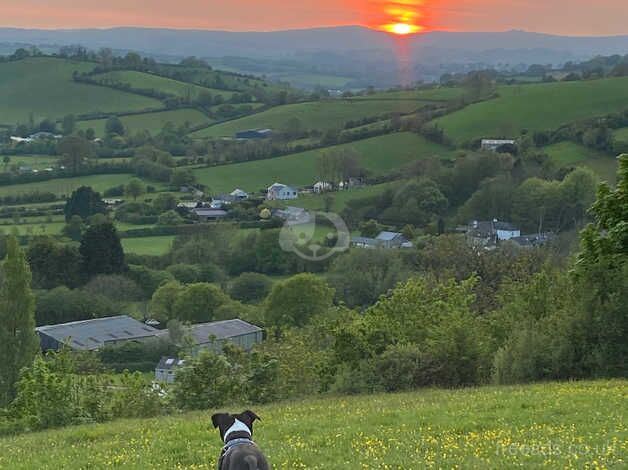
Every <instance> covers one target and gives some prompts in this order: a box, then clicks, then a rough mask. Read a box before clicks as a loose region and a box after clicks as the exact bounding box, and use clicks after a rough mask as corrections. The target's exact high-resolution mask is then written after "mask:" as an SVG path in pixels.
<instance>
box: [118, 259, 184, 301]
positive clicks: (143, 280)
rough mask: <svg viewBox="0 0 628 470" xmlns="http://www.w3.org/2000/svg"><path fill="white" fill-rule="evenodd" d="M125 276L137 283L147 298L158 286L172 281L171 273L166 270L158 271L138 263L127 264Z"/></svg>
mask: <svg viewBox="0 0 628 470" xmlns="http://www.w3.org/2000/svg"><path fill="white" fill-rule="evenodd" d="M127 276H128V277H129V278H131V279H132V280H134V281H135V282H136V283H137V285H138V286H139V287H140V289H142V292H143V293H144V297H145V298H147V299H148V298H150V297H152V295H153V294H154V292H155V291H156V290H157V289H159V287H160V286H162V285H164V284H166V283H168V282H172V281H174V277H173V276H172V274H170V273H169V272H167V271H158V270H155V269H150V268H147V267H145V266H139V265H129V271H128V272H127Z"/></svg>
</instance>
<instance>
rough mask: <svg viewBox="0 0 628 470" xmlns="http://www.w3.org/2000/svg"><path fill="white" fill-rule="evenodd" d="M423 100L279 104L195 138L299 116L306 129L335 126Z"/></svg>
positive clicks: (407, 109)
mask: <svg viewBox="0 0 628 470" xmlns="http://www.w3.org/2000/svg"><path fill="white" fill-rule="evenodd" d="M423 104H424V103H422V102H420V101H418V100H371V101H368V100H330V101H317V102H310V103H298V104H290V105H286V106H277V107H275V108H272V109H269V110H268V111H264V112H261V113H258V114H254V115H251V116H246V117H243V118H241V119H236V120H234V121H229V122H226V123H223V124H217V125H215V126H211V127H208V128H207V129H203V130H200V131H198V132H196V133H194V134H192V136H193V137H198V138H203V137H233V136H234V135H235V134H236V132H238V131H241V130H246V129H254V128H271V129H281V128H283V127H284V126H285V125H286V123H288V121H289V120H290V119H293V118H297V119H299V120H300V121H301V124H302V126H303V128H305V129H310V130H312V129H319V130H327V129H336V128H342V127H344V125H345V123H347V122H348V121H352V120H358V119H362V118H365V117H373V116H381V115H383V114H388V113H393V112H399V113H404V114H407V113H411V112H413V111H416V110H417V109H419V108H421V107H422V106H423Z"/></svg>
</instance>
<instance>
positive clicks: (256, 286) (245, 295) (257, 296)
mask: <svg viewBox="0 0 628 470" xmlns="http://www.w3.org/2000/svg"><path fill="white" fill-rule="evenodd" d="M272 285H273V283H272V281H271V280H270V279H269V278H268V277H267V276H264V275H263V274H258V273H242V274H240V276H238V277H237V278H235V279H234V280H233V282H232V283H231V286H230V287H229V294H230V295H231V297H233V298H234V299H236V300H239V301H241V302H244V303H257V302H260V301H262V300H264V299H265V298H266V296H267V295H268V294H269V293H270V290H271V288H272Z"/></svg>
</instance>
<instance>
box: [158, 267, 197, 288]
mask: <svg viewBox="0 0 628 470" xmlns="http://www.w3.org/2000/svg"><path fill="white" fill-rule="evenodd" d="M166 271H168V272H169V273H170V274H172V276H173V277H174V278H175V279H176V280H177V281H179V282H180V283H182V284H192V283H194V282H200V281H201V269H200V268H199V267H198V266H196V265H194V264H183V263H181V264H173V265H172V266H169V267H168V268H167V269H166Z"/></svg>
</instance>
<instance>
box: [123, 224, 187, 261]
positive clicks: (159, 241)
mask: <svg viewBox="0 0 628 470" xmlns="http://www.w3.org/2000/svg"><path fill="white" fill-rule="evenodd" d="M135 228H137V227H135ZM174 239H175V237H173V236H162V237H142V238H123V239H122V240H121V241H122V248H124V251H125V252H126V253H134V254H136V255H152V256H160V255H164V254H166V253H168V251H169V250H170V247H171V245H172V242H173V240H174Z"/></svg>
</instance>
